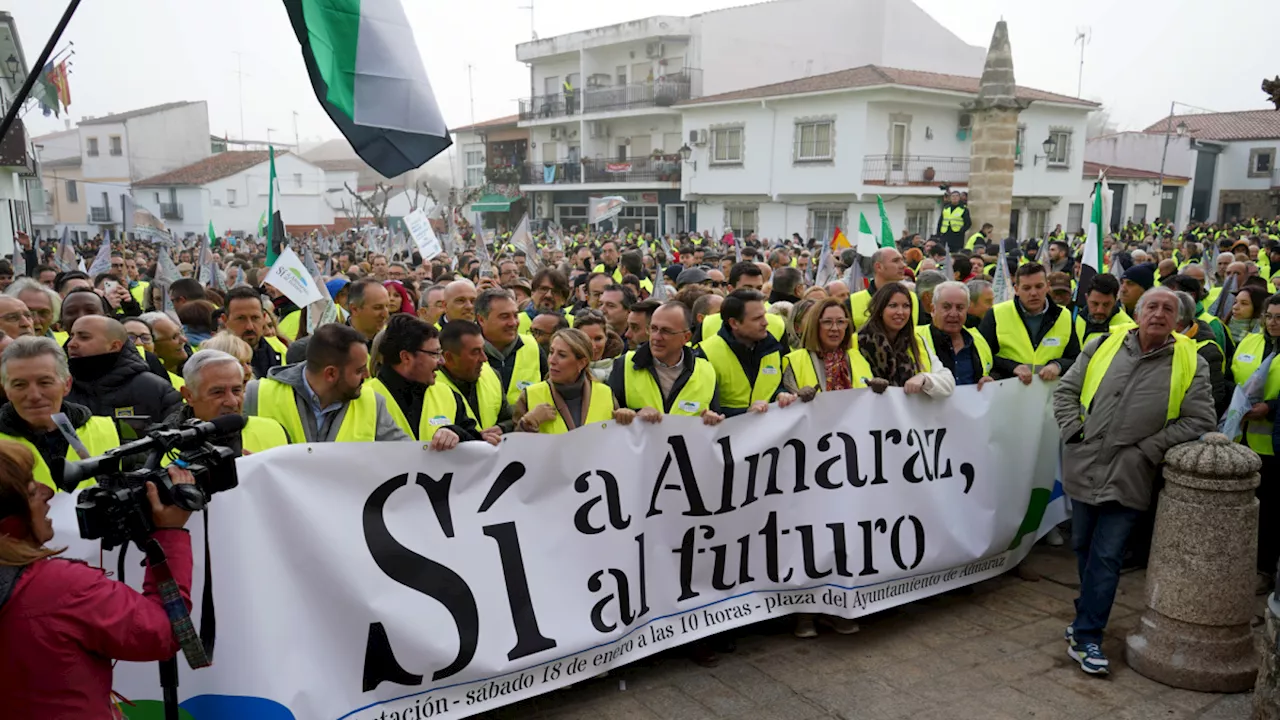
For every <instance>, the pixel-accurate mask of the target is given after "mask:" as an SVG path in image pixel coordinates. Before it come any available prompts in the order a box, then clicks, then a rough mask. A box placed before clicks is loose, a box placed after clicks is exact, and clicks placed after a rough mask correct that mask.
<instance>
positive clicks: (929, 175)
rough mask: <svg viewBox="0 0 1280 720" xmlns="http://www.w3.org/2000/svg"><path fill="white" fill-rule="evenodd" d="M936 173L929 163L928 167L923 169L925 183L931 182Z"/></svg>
mask: <svg viewBox="0 0 1280 720" xmlns="http://www.w3.org/2000/svg"><path fill="white" fill-rule="evenodd" d="M936 174H937V173H935V172H934V170H933V166H932V165H930V166H929V167H927V168H925V169H924V181H925V182H927V183H931V182H933V178H934V176H935V175H936Z"/></svg>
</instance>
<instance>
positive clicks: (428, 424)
mask: <svg viewBox="0 0 1280 720" xmlns="http://www.w3.org/2000/svg"><path fill="white" fill-rule="evenodd" d="M437 377H439V376H437ZM365 385H367V386H368V387H369V389H370V390H373V391H374V392H376V393H378V394H379V395H381V396H382V397H383V399H385V400H386V401H387V410H388V411H390V412H391V417H393V418H395V421H396V424H397V425H399V426H400V429H401V430H403V431H404V432H405V434H406V435H408V436H410V437H415V438H418V439H419V440H424V441H425V440H430V439H431V438H432V437H434V436H435V434H436V430H439V429H440V428H442V427H445V426H447V425H452V424H453V421H454V418H456V417H458V399H457V398H458V396H457V395H455V394H454V393H453V388H450V387H448V386H446V385H443V384H440V383H436V384H435V385H431V386H430V387H428V388H427V392H426V395H425V396H423V398H422V418H421V419H420V420H419V421H418V429H417V430H416V431H415V430H414V429H413V428H412V427H411V426H410V425H409V418H408V417H406V416H405V414H404V410H403V409H401V407H400V403H398V402H396V399H395V398H394V397H392V396H391V391H390V390H388V389H387V386H386V385H385V384H384V383H383V382H382V381H381V380H379V379H378V378H370V379H369V380H366V381H365Z"/></svg>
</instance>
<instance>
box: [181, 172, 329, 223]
mask: <svg viewBox="0 0 1280 720" xmlns="http://www.w3.org/2000/svg"><path fill="white" fill-rule="evenodd" d="M269 172H270V171H269V169H268V166H267V163H261V164H259V165H255V166H253V167H251V168H249V169H247V170H244V171H241V172H238V173H236V174H235V175H232V176H230V177H226V178H223V179H221V180H217V181H214V182H212V183H209V184H208V185H206V186H205V188H206V189H207V190H208V191H209V201H210V209H209V213H210V216H211V217H212V219H213V225H214V227H215V228H217V230H218V232H225V231H228V230H230V231H233V232H245V233H257V231H258V221H259V219H261V217H262V213H263V212H264V211H266V209H267V181H268V178H269ZM276 175H277V176H278V178H279V180H280V194H279V195H278V196H277V205H278V207H279V209H280V212H281V215H282V216H283V217H284V221H285V224H286V225H328V224H331V223H332V222H333V210H332V208H330V207H329V204H328V202H326V190H327V189H328V186H329V182H328V181H327V180H326V178H325V173H324V171H323V170H321V169H320V168H318V167H316V166H315V165H312V164H311V163H309V162H307V161H305V160H302V159H301V158H299V157H297V156H296V155H292V154H290V155H284V156H281V157H277V158H276ZM295 175H300V176H301V177H300V178H297V177H295ZM228 190H234V191H235V201H234V203H229V202H228V201H229V196H228V193H227V191H228Z"/></svg>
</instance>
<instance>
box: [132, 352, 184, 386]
mask: <svg viewBox="0 0 1280 720" xmlns="http://www.w3.org/2000/svg"><path fill="white" fill-rule="evenodd" d="M133 347H134V348H136V349H137V351H138V354H139V355H141V356H142V359H143V360H146V359H147V349H146V348H144V347H142V346H141V345H134V346H133ZM165 374H167V375H168V376H169V384H170V385H172V386H173V389H174V390H181V389H182V388H184V387H186V384H187V382H186V381H185V380H183V379H182V376H181V375H174V374H173V373H171V372H169V371H168V370H165Z"/></svg>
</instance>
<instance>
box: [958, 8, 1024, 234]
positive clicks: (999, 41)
mask: <svg viewBox="0 0 1280 720" xmlns="http://www.w3.org/2000/svg"><path fill="white" fill-rule="evenodd" d="M1028 104H1029V102H1028V101H1023V100H1019V99H1018V93H1017V84H1016V83H1015V82H1014V79H1013V49H1012V48H1010V47H1009V28H1008V26H1007V25H1005V22H1004V20H1001V21H1000V22H998V23H996V30H995V33H994V34H993V35H992V36H991V47H990V48H989V49H988V50H987V63H986V66H985V67H983V69H982V82H981V83H980V84H979V86H978V99H977V100H975V101H974V102H972V103H969V104H968V107H969V109H970V110H971V112H972V113H973V137H972V139H971V140H970V143H969V216H970V217H971V218H972V220H973V227H972V228H970V230H969V233H970V234H972V233H975V232H977V231H978V230H979V229H981V228H982V225H983V223H991V224H992V225H993V226H994V227H995V229H994V230H993V231H992V234H991V237H989V238H987V240H988V242H1000V241H1003V240H1004V239H1005V238H1006V237H1008V236H1009V215H1010V213H1011V212H1012V210H1013V170H1014V166H1013V163H1014V156H1015V154H1016V151H1017V144H1018V113H1019V112H1021V111H1022V109H1023V108H1025V107H1026V106H1027V105H1028Z"/></svg>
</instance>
